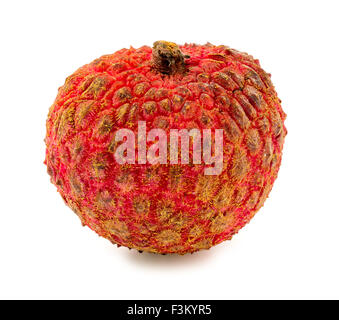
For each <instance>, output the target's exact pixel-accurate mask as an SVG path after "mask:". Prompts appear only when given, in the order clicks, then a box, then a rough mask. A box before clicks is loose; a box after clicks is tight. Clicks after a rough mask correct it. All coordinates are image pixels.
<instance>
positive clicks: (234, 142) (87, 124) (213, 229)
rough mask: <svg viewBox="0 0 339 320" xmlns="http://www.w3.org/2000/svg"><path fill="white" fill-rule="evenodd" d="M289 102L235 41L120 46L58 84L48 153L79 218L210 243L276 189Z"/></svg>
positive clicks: (160, 242)
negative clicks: (283, 105)
mask: <svg viewBox="0 0 339 320" xmlns="http://www.w3.org/2000/svg"><path fill="white" fill-rule="evenodd" d="M280 102H281V101H280V100H279V98H278V97H277V94H276V92H275V89H274V87H273V85H272V82H271V79H270V75H269V74H267V73H266V72H265V71H264V70H263V69H262V68H261V67H260V64H259V61H258V60H255V59H253V57H252V56H250V55H248V54H246V53H242V52H239V51H237V50H234V49H231V48H229V47H227V46H215V45H212V44H209V43H208V44H206V45H196V44H185V45H182V46H179V45H176V44H175V43H172V42H166V41H157V42H155V43H154V46H153V48H151V47H148V46H143V47H141V48H139V49H134V48H130V49H122V50H119V51H117V52H115V53H114V54H109V55H104V56H102V57H101V58H99V59H96V60H94V61H93V62H91V63H90V64H87V65H84V66H83V67H81V68H80V69H78V70H77V71H75V72H74V73H73V74H72V75H71V76H69V77H68V78H67V79H66V81H65V84H64V85H63V86H62V87H60V88H59V91H58V95H57V97H56V99H55V101H54V103H53V105H52V106H51V108H50V110H49V114H48V119H47V133H46V138H45V142H46V160H45V164H46V165H47V171H48V173H49V175H50V176H51V181H52V183H53V184H55V185H56V187H57V189H58V191H59V193H60V194H61V196H62V198H63V199H64V201H65V202H66V204H67V205H68V206H69V207H70V208H71V209H72V210H73V211H74V212H75V213H76V214H77V215H78V217H79V218H80V220H81V222H82V224H83V225H86V226H88V227H89V228H91V229H92V230H94V231H95V232H97V233H98V234H99V235H100V236H102V237H105V238H107V239H108V240H110V241H111V242H112V243H114V244H117V245H118V246H125V247H128V248H134V249H137V250H139V251H148V252H154V253H162V254H166V253H179V254H185V253H188V252H190V253H192V252H195V251H197V250H200V249H208V248H210V247H212V246H213V245H216V244H218V243H220V242H222V241H224V240H228V239H231V238H232V236H233V235H234V234H235V233H237V232H238V230H239V229H240V228H242V227H243V226H244V225H245V224H246V223H248V222H249V220H250V219H251V218H252V217H253V216H254V214H255V213H256V212H257V211H258V210H259V208H260V207H262V205H263V203H264V201H265V200H266V198H267V196H268V194H269V192H270V191H271V189H272V186H273V182H274V181H275V179H276V177H277V174H278V170H279V166H280V163H281V157H282V148H283V143H284V138H285V135H286V128H285V127H284V120H285V117H286V115H285V113H284V112H283V110H282V108H281V104H280ZM174 133H175V134H177V136H176V138H175V134H174ZM172 134H173V135H172ZM217 138H218V139H217ZM175 143H176V144H175ZM173 145H176V147H177V153H175V148H173ZM218 148H219V149H218ZM173 150H174V151H173ZM218 150H219V151H218ZM172 151H173V152H172ZM217 153H218V154H217Z"/></svg>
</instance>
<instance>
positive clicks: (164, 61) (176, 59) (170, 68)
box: [152, 41, 187, 75]
mask: <svg viewBox="0 0 339 320" xmlns="http://www.w3.org/2000/svg"><path fill="white" fill-rule="evenodd" d="M185 58H187V56H184V55H183V53H182V52H181V51H180V49H179V47H178V45H176V44H175V43H173V42H167V41H156V42H154V43H153V52H152V64H153V68H154V69H155V70H156V71H158V72H160V73H162V74H167V75H172V74H176V73H185V71H186V65H185Z"/></svg>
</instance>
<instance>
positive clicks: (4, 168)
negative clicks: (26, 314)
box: [0, 0, 339, 299]
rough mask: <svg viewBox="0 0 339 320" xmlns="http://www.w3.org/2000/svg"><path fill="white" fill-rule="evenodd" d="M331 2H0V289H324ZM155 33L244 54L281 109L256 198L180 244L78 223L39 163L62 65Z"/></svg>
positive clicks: (338, 212) (17, 294)
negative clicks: (157, 246)
mask: <svg viewBox="0 0 339 320" xmlns="http://www.w3.org/2000/svg"><path fill="white" fill-rule="evenodd" d="M338 12H339V7H338V1H231V2H228V1H213V0H208V1H197V0H195V1H174V0H171V1H131V0H129V1H99V0H96V1H70V0H67V1H60V0H59V1H54V2H52V1H2V2H1V5H0V30H1V31H0V32H1V39H0V75H1V77H0V88H1V98H0V105H1V111H0V115H1V117H0V119H1V126H0V131H1V132H0V137H1V156H0V165H1V166H0V168H1V176H0V179H1V180H0V181H1V184H0V188H1V190H0V195H1V209H0V210H1V212H0V298H2V299H10V298H20V299H21V298H30V299H37V298H42V299H51V298H56V299H59V298H63V299H71V298H79V299H82V298H94V299H97V298H103V299H152V298H153V299H155V298H157V299H171V298H172V299H174V298H177V299H181V298H183V299H184V298H186V299H239V298H240V299H253V298H255V299H279V298H281V299H314V298H320V299H325V298H329V299H333V298H336V299H338V298H339V272H338V270H339V253H338V246H339V209H338V197H339V196H338V182H339V174H338V156H339V153H338V130H339V123H338V116H339V94H338V82H339V67H338V63H339V45H338V32H339V23H338ZM156 40H169V41H174V42H177V43H179V44H182V43H184V42H196V43H200V44H204V43H206V42H207V41H209V42H211V43H213V44H224V45H228V46H231V47H233V48H235V49H238V50H241V51H245V52H248V53H250V54H252V55H253V56H254V57H256V58H259V59H260V61H261V65H262V66H263V68H264V69H265V70H266V71H267V72H270V73H272V80H273V83H274V84H275V87H276V89H277V92H278V94H279V97H280V98H281V99H282V103H283V108H284V111H285V112H286V113H287V120H286V126H287V129H288V135H287V139H286V142H285V147H284V155H283V161H282V166H281V170H280V172H279V177H278V179H277V181H276V183H275V185H274V188H273V190H272V192H271V194H270V197H269V199H268V200H267V201H266V203H265V206H264V207H263V208H262V209H261V210H260V211H259V213H258V214H257V215H256V217H255V218H254V219H253V220H252V221H251V223H250V224H249V225H247V226H246V227H245V228H244V229H242V230H241V231H240V232H239V234H237V235H236V236H235V237H234V238H233V240H232V241H229V242H226V243H222V244H220V245H218V246H217V247H214V248H212V249H211V250H209V251H203V252H199V253H195V254H193V255H185V256H161V255H159V256H158V255H152V254H145V253H144V254H139V253H138V252H136V251H129V250H128V249H125V248H119V249H117V248H116V247H115V246H112V245H111V243H110V242H109V241H107V240H105V239H103V238H99V237H98V236H97V235H96V234H95V233H94V232H93V231H90V230H89V229H88V228H82V227H81V225H80V221H79V220H78V218H77V217H76V215H75V214H73V213H72V212H71V210H70V209H68V208H67V207H66V206H65V205H64V203H63V201H62V199H61V197H60V195H59V194H58V193H57V191H56V188H55V187H54V186H53V185H52V184H51V183H50V182H49V176H48V175H47V173H46V167H45V166H44V165H43V160H44V150H45V147H44V142H43V139H44V135H45V120H46V117H47V113H48V109H49V107H50V105H51V104H52V103H53V100H54V98H55V96H56V93H57V88H58V87H59V86H61V85H62V84H63V83H64V79H65V78H66V76H68V75H69V74H71V73H72V72H73V71H75V70H76V69H77V68H78V67H80V66H81V65H83V64H85V63H88V62H90V61H92V60H93V59H95V58H97V57H99V56H101V55H103V54H107V53H113V52H114V51H116V50H118V49H120V48H123V47H129V46H130V45H133V46H134V47H139V46H142V45H145V44H146V45H152V43H153V42H154V41H156Z"/></svg>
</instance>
